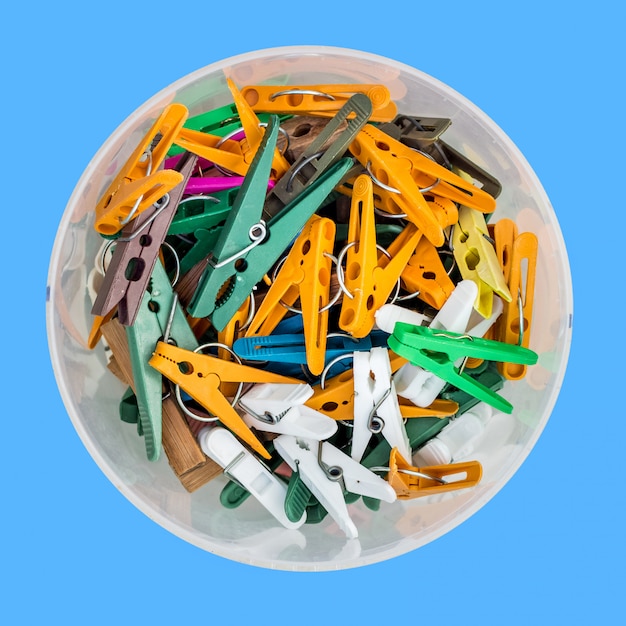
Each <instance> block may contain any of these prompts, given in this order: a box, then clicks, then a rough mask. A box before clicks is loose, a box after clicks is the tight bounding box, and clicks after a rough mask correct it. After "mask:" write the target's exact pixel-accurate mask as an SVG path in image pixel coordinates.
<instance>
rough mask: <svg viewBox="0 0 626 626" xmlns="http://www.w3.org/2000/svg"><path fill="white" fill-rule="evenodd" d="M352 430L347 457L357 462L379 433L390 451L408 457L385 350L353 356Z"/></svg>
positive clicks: (379, 349)
mask: <svg viewBox="0 0 626 626" xmlns="http://www.w3.org/2000/svg"><path fill="white" fill-rule="evenodd" d="M353 376H354V423H353V424H354V428H353V430H352V449H351V456H352V458H353V459H354V460H355V461H360V460H361V458H362V456H363V453H364V452H365V449H366V448H367V444H368V443H369V441H370V439H371V437H372V435H373V434H374V433H381V434H382V435H383V437H384V438H385V439H386V440H387V441H388V442H389V445H390V446H391V447H392V448H394V447H395V448H398V449H399V450H400V451H401V452H402V454H404V455H405V456H406V457H407V458H410V457H411V448H410V446H409V438H408V437H407V434H406V430H405V428H404V424H403V423H402V419H403V418H402V414H401V413H400V406H399V405H398V396H397V395H396V389H395V385H394V383H393V380H392V378H391V364H390V362H389V355H388V354H387V350H386V349H385V348H372V350H371V351H370V352H355V353H354V365H353Z"/></svg>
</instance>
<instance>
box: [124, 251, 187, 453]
mask: <svg viewBox="0 0 626 626" xmlns="http://www.w3.org/2000/svg"><path fill="white" fill-rule="evenodd" d="M125 328H126V337H127V339H128V349H129V352H130V359H131V366H132V370H133V381H134V384H135V394H136V396H137V406H138V410H139V420H140V422H141V430H142V431H143V434H144V438H145V444H146V453H147V455H148V459H149V460H150V461H156V460H157V459H158V458H159V456H160V454H161V434H162V425H161V420H162V397H163V390H162V386H163V385H162V382H163V381H162V377H161V374H160V372H158V371H157V370H155V369H154V368H152V367H150V366H149V365H148V361H149V360H150V358H151V357H152V353H153V351H154V348H155V346H156V344H157V342H158V341H159V340H162V339H163V337H171V338H173V339H174V340H175V341H176V344H177V345H178V346H180V347H181V348H185V349H186V350H194V349H195V348H197V347H198V342H197V340H196V338H195V336H194V334H193V332H192V330H191V329H190V328H189V325H188V323H187V319H186V317H185V314H184V312H183V309H182V308H181V306H180V305H179V304H178V298H177V297H176V295H175V293H174V291H173V289H172V286H171V284H170V280H169V278H168V276H167V273H166V272H165V269H164V267H163V265H161V263H160V262H158V261H157V263H156V264H155V266H154V269H153V271H152V276H151V278H150V282H149V284H148V289H147V291H146V293H145V294H144V296H143V299H142V302H141V307H140V308H139V312H138V313H137V317H136V319H135V323H134V324H133V325H132V326H126V327H125ZM138 428H139V426H138Z"/></svg>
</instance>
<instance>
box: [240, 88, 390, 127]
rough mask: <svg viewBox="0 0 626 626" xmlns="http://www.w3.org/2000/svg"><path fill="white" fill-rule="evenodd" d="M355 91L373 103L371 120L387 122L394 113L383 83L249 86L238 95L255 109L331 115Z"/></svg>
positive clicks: (321, 115)
mask: <svg viewBox="0 0 626 626" xmlns="http://www.w3.org/2000/svg"><path fill="white" fill-rule="evenodd" d="M355 93H362V94H364V95H366V96H367V97H368V98H369V99H370V100H371V101H372V105H373V111H372V116H371V117H370V119H371V120H372V121H373V122H389V121H391V120H393V119H394V118H395V116H396V114H397V112H398V110H397V107H396V105H395V103H394V102H393V100H392V99H391V94H390V93H389V89H388V88H387V87H385V86H384V85H356V84H355V85H350V84H343V85H298V86H285V85H249V86H247V87H243V88H242V89H241V95H242V96H243V97H244V98H245V99H246V101H247V102H248V104H249V105H250V107H251V108H252V109H253V110H254V111H257V112H265V113H278V114H281V113H284V114H297V115H316V116H320V117H333V116H334V115H335V114H336V113H337V111H339V109H340V108H341V107H342V106H343V105H344V104H345V103H346V102H347V101H348V100H349V98H350V97H351V96H353V95H354V94H355Z"/></svg>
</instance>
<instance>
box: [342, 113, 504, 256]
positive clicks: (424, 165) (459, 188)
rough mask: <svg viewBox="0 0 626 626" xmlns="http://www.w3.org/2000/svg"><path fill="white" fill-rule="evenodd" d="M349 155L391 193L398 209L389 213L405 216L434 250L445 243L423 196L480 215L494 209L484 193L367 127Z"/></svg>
mask: <svg viewBox="0 0 626 626" xmlns="http://www.w3.org/2000/svg"><path fill="white" fill-rule="evenodd" d="M350 152H352V154H353V155H354V156H355V157H356V158H357V159H358V161H359V163H361V165H362V166H363V167H365V168H366V169H368V172H369V173H370V174H371V175H372V176H373V177H374V178H375V180H376V182H377V184H378V186H379V187H381V188H383V189H385V188H386V189H387V190H389V189H391V190H392V193H393V194H394V200H395V204H397V206H398V209H399V210H397V211H392V212H396V213H398V212H399V213H406V215H407V218H408V219H409V220H411V221H412V222H413V223H414V224H415V225H416V226H417V227H418V228H419V229H420V230H421V231H422V232H423V233H424V236H425V237H426V238H427V239H428V240H429V241H430V242H431V243H432V244H434V245H435V246H437V247H440V246H442V245H443V243H444V241H445V237H444V233H443V228H442V227H441V224H440V223H439V221H438V220H437V217H436V216H435V214H434V213H433V211H432V209H431V208H430V207H429V206H428V204H427V202H426V199H425V198H424V195H423V194H424V193H426V192H428V194H429V195H432V196H435V197H436V196H441V197H443V198H448V199H449V200H452V201H453V202H458V203H461V204H464V205H465V206H468V207H470V208H472V209H476V210H477V211H481V212H483V213H492V212H493V211H494V209H495V199H494V198H493V197H492V196H490V195H489V194H488V193H485V192H484V191H483V190H481V189H479V188H478V187H476V186H474V185H473V184H472V183H471V182H468V181H466V180H464V179H463V178H462V177H461V176H458V175H457V174H455V173H453V172H451V171H450V170H448V169H446V168H445V167H443V166H441V165H439V164H438V163H436V162H435V161H432V160H431V159H430V158H429V157H426V156H424V155H423V154H420V153H419V152H416V151H414V150H412V149H411V148H409V147H408V146H405V145H404V144H403V143H401V142H399V141H397V140H395V139H394V138H393V137H390V136H389V135H387V134H385V133H384V132H382V131H381V130H379V129H378V128H376V127H375V126H372V125H371V124H366V125H365V126H364V127H363V129H362V130H361V132H360V133H359V134H358V135H357V138H356V139H355V140H354V142H353V143H352V144H351V145H350Z"/></svg>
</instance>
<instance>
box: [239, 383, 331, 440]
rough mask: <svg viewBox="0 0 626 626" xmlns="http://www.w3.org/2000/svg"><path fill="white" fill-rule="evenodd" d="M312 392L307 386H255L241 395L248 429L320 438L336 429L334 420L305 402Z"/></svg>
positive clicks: (240, 401)
mask: <svg viewBox="0 0 626 626" xmlns="http://www.w3.org/2000/svg"><path fill="white" fill-rule="evenodd" d="M312 395H313V389H312V388H311V386H310V385H306V384H301V385H277V384H265V385H255V386H254V387H252V389H251V390H250V391H248V392H247V393H245V394H244V395H243V396H241V399H240V400H239V406H240V407H241V408H242V409H243V410H244V411H246V415H244V416H243V419H244V421H245V422H246V424H248V426H250V428H255V429H256V430H264V431H266V432H268V433H277V434H279V435H293V436H294V437H305V438H306V439H314V440H316V441H321V440H323V439H329V438H330V437H332V436H333V435H334V434H335V433H336V432H337V422H336V421H335V420H333V419H331V418H330V417H328V416H326V415H324V414H323V413H320V412H319V411H315V410H313V409H311V408H309V407H308V406H305V404H304V403H305V402H306V401H307V400H308V399H309V398H310V397H311V396H312Z"/></svg>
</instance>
